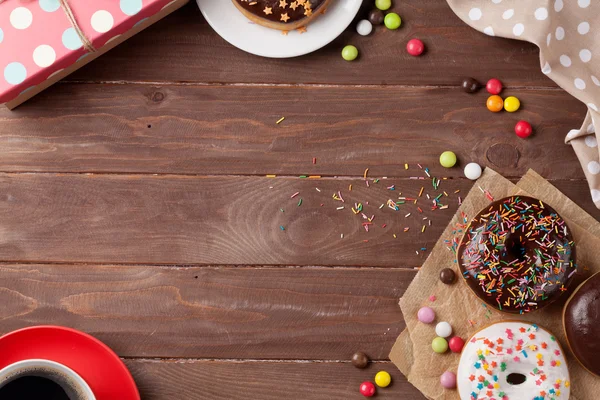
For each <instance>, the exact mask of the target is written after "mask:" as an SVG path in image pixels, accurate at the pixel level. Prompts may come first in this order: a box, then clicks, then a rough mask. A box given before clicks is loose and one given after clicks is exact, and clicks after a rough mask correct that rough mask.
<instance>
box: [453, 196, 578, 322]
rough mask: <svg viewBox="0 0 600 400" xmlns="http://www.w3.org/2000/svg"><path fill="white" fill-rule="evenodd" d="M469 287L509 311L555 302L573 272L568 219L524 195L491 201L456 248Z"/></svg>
mask: <svg viewBox="0 0 600 400" xmlns="http://www.w3.org/2000/svg"><path fill="white" fill-rule="evenodd" d="M457 258H458V263H459V266H460V269H461V272H462V274H463V277H464V278H465V281H466V283H467V284H468V286H469V287H470V288H471V289H472V290H473V292H474V293H475V294H476V295H477V296H479V298H481V299H482V300H483V301H484V302H486V303H487V304H488V305H490V306H492V307H494V308H496V309H498V310H500V311H504V312H507V313H519V314H523V313H526V312H530V311H534V310H537V309H540V308H542V307H545V306H547V305H548V304H550V303H552V302H553V301H555V300H556V299H557V298H558V297H560V296H561V295H562V294H563V293H564V292H565V291H566V290H567V288H568V287H569V285H570V284H571V282H572V281H573V275H574V274H575V272H576V271H577V265H576V264H575V244H574V243H573V238H572V235H571V232H570V230H569V228H568V226H567V224H566V222H565V221H564V220H563V219H562V218H561V216H560V215H558V213H557V212H556V211H555V210H554V209H553V208H552V207H550V206H548V205H547V204H544V203H543V202H542V201H540V200H538V199H534V198H532V197H527V196H512V197H507V198H504V199H501V200H498V201H495V202H493V203H492V204H490V206H488V207H487V208H485V209H484V210H482V211H481V212H480V213H479V214H477V216H475V218H473V219H472V221H471V223H470V224H469V226H468V227H467V230H466V232H465V234H464V236H463V238H462V240H461V243H460V245H459V247H458V251H457Z"/></svg>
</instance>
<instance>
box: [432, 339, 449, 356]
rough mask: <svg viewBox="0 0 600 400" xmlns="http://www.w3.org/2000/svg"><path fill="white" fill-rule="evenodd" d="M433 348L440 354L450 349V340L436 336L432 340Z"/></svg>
mask: <svg viewBox="0 0 600 400" xmlns="http://www.w3.org/2000/svg"><path fill="white" fill-rule="evenodd" d="M431 348H432V349H433V351H435V352H436V353H438V354H442V353H445V352H446V351H448V341H447V340H446V339H444V338H443V337H436V338H435V339H433V341H432V342H431Z"/></svg>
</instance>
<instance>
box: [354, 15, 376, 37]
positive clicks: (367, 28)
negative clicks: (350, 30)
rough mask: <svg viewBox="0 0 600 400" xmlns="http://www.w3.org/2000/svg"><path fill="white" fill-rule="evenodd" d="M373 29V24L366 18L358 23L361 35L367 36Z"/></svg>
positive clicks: (358, 30)
mask: <svg viewBox="0 0 600 400" xmlns="http://www.w3.org/2000/svg"><path fill="white" fill-rule="evenodd" d="M372 31H373V24H371V23H370V22H369V21H367V20H366V19H363V20H360V21H358V24H356V32H358V34H359V35H361V36H367V35H369V34H370V33H371V32H372Z"/></svg>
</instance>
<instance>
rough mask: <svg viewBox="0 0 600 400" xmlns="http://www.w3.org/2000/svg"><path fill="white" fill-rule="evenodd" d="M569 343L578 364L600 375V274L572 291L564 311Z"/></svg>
mask: <svg viewBox="0 0 600 400" xmlns="http://www.w3.org/2000/svg"><path fill="white" fill-rule="evenodd" d="M563 326H564V329H565V335H566V336H567V344H568V345H569V348H570V349H571V352H572V353H573V355H575V358H576V359H577V361H579V363H580V364H581V365H582V366H583V367H584V368H585V369H587V370H588V371H589V372H591V373H592V374H594V375H596V376H600V344H599V343H598V337H600V273H597V274H595V275H593V276H592V277H591V278H589V279H588V280H586V281H585V282H583V283H582V284H581V285H579V287H578V288H577V289H576V290H575V292H573V294H572V295H571V297H570V298H569V300H568V301H567V304H565V308H564V311H563Z"/></svg>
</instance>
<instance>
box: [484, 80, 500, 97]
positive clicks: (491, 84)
mask: <svg viewBox="0 0 600 400" xmlns="http://www.w3.org/2000/svg"><path fill="white" fill-rule="evenodd" d="M485 88H486V89H487V91H488V92H490V94H500V92H501V91H502V82H500V81H499V80H498V79H496V78H493V79H490V80H489V81H488V82H487V85H485Z"/></svg>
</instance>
